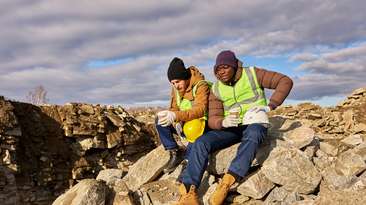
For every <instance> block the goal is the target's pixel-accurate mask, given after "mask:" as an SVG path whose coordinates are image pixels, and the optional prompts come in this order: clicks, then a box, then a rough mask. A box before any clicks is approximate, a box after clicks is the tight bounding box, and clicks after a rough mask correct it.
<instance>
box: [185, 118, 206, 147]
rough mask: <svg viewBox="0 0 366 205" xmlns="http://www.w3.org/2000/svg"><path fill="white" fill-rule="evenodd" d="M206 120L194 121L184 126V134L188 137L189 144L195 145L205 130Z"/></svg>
mask: <svg viewBox="0 0 366 205" xmlns="http://www.w3.org/2000/svg"><path fill="white" fill-rule="evenodd" d="M205 124H206V123H205V120H203V119H194V120H191V121H188V122H186V123H185V124H184V126H183V133H184V135H185V136H186V137H187V140H188V142H191V143H193V142H194V141H195V140H196V139H197V138H198V137H199V136H201V135H202V134H203V131H204V130H205Z"/></svg>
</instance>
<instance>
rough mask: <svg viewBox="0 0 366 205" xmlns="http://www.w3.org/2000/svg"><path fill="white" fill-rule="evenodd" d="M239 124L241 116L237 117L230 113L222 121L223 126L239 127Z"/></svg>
mask: <svg viewBox="0 0 366 205" xmlns="http://www.w3.org/2000/svg"><path fill="white" fill-rule="evenodd" d="M238 124H239V118H237V117H236V116H234V115H229V116H227V117H225V119H224V120H223V121H222V126H223V127H226V128H228V127H237V126H238Z"/></svg>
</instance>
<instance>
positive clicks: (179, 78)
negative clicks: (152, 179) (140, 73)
mask: <svg viewBox="0 0 366 205" xmlns="http://www.w3.org/2000/svg"><path fill="white" fill-rule="evenodd" d="M167 76H168V80H169V82H171V83H172V84H173V86H172V92H171V99H170V106H169V110H164V111H161V112H159V114H164V115H166V116H165V117H164V118H162V119H160V120H159V119H158V118H156V119H155V125H156V128H157V131H158V133H159V137H160V139H161V142H162V144H163V146H164V148H165V150H169V152H170V161H169V163H168V166H167V167H166V168H165V169H164V172H165V173H169V172H172V171H173V170H174V169H175V168H176V167H177V166H178V165H179V164H180V163H182V164H183V169H182V172H181V174H180V175H179V176H178V178H177V180H176V183H177V184H178V185H179V184H180V183H181V180H182V178H183V174H184V170H185V165H186V163H187V161H188V158H189V154H190V152H191V148H192V145H193V143H191V142H189V143H188V146H187V150H186V154H184V153H183V151H182V150H180V149H179V147H178V144H177V142H176V141H175V139H174V136H173V133H174V134H178V135H179V136H181V132H182V130H183V129H182V125H183V124H184V123H185V122H188V121H191V120H194V119H204V120H207V112H206V111H207V105H208V95H209V94H210V85H211V84H210V83H208V82H206V81H205V76H204V75H203V74H202V73H200V72H199V71H198V69H197V68H195V67H194V66H190V67H189V68H188V69H187V68H186V67H185V66H184V63H183V61H182V60H181V59H179V58H177V57H175V58H174V59H173V60H172V61H171V62H170V65H169V68H168V72H167ZM202 121H203V120H202ZM203 126H204V127H205V128H204V129H205V130H204V132H205V131H207V130H208V129H209V128H208V126H207V123H203V124H202V127H203ZM182 161H183V162H182Z"/></svg>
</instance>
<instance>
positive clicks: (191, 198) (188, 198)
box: [173, 184, 199, 205]
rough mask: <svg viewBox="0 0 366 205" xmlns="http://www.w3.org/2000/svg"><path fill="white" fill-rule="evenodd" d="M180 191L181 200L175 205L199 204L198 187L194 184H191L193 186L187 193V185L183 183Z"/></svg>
mask: <svg viewBox="0 0 366 205" xmlns="http://www.w3.org/2000/svg"><path fill="white" fill-rule="evenodd" d="M179 191H180V193H181V194H180V198H179V201H178V203H176V204H173V205H199V203H198V197H197V193H196V187H195V186H194V185H191V188H190V189H189V192H188V193H187V190H186V187H185V186H184V184H181V185H180V186H179Z"/></svg>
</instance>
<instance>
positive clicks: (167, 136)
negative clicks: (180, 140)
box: [155, 118, 193, 159]
mask: <svg viewBox="0 0 366 205" xmlns="http://www.w3.org/2000/svg"><path fill="white" fill-rule="evenodd" d="M155 126H156V129H157V130H158V133H159V137H160V140H161V143H162V144H163V146H164V148H165V150H168V149H173V148H178V144H177V142H176V141H175V139H174V136H173V133H174V134H176V135H177V130H176V129H175V128H174V126H173V125H172V124H171V125H169V126H167V127H163V126H161V125H158V118H156V119H155ZM192 146H193V143H190V142H189V143H188V146H187V151H186V156H185V157H184V159H188V158H189V155H190V153H191V150H192Z"/></svg>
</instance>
